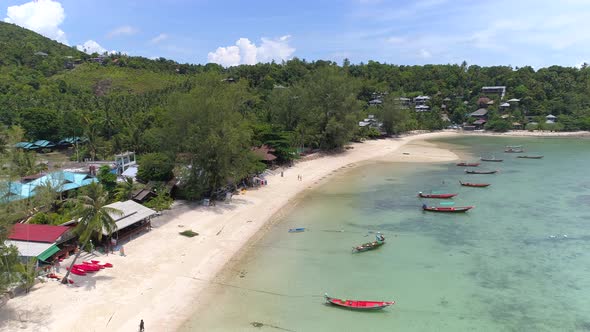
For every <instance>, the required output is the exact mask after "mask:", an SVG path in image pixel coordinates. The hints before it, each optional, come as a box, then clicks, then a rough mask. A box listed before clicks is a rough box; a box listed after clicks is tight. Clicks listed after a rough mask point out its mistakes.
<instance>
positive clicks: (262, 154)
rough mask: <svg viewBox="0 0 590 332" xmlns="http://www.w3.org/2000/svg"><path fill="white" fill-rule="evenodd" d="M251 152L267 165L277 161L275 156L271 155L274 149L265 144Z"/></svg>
mask: <svg viewBox="0 0 590 332" xmlns="http://www.w3.org/2000/svg"><path fill="white" fill-rule="evenodd" d="M252 152H254V154H255V155H257V156H258V157H259V158H260V160H262V161H264V162H267V163H272V162H273V161H274V160H275V159H277V156H275V155H274V154H272V152H275V149H273V148H271V147H270V146H268V145H266V144H264V145H262V146H260V147H253V148H252Z"/></svg>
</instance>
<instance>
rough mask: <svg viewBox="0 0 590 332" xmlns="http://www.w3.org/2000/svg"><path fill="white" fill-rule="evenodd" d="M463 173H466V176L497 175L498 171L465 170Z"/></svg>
mask: <svg viewBox="0 0 590 332" xmlns="http://www.w3.org/2000/svg"><path fill="white" fill-rule="evenodd" d="M465 173H467V174H494V173H498V170H495V171H470V170H468V169H466V170H465Z"/></svg>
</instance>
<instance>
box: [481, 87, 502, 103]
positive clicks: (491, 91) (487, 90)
mask: <svg viewBox="0 0 590 332" xmlns="http://www.w3.org/2000/svg"><path fill="white" fill-rule="evenodd" d="M481 92H482V93H483V94H485V95H498V96H500V100H502V99H504V96H505V95H506V86H484V87H482V88H481Z"/></svg>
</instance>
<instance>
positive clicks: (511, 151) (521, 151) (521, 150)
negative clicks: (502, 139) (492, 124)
mask: <svg viewBox="0 0 590 332" xmlns="http://www.w3.org/2000/svg"><path fill="white" fill-rule="evenodd" d="M504 152H506V153H523V152H524V150H523V149H513V148H508V149H506V150H504Z"/></svg>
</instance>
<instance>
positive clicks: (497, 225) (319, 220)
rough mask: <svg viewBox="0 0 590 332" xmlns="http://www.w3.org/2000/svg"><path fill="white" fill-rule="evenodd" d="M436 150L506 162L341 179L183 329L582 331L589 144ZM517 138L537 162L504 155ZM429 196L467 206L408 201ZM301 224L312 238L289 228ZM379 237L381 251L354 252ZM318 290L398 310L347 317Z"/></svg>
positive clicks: (589, 289)
mask: <svg viewBox="0 0 590 332" xmlns="http://www.w3.org/2000/svg"><path fill="white" fill-rule="evenodd" d="M439 142H442V144H445V145H446V144H450V145H451V146H452V148H453V150H455V151H456V152H458V153H460V154H462V155H467V154H471V155H472V156H473V158H474V159H475V158H478V157H479V156H480V155H484V156H488V155H490V154H492V153H495V155H496V157H497V158H504V159H505V162H503V163H484V164H483V166H482V167H484V168H488V169H500V173H499V174H495V175H466V174H464V173H463V171H464V168H461V167H457V166H454V164H450V163H444V164H436V165H424V164H401V163H400V164H398V163H379V164H377V163H370V164H367V165H364V166H361V167H359V168H356V169H353V170H351V171H347V172H345V173H341V174H337V175H336V176H335V177H334V178H333V179H332V180H331V181H330V182H328V183H326V184H325V185H322V186H321V187H319V188H318V189H317V190H314V191H313V192H312V193H310V194H309V195H307V196H306V197H305V198H304V199H303V200H302V202H301V203H300V204H298V205H297V206H296V207H295V209H294V210H293V212H292V213H291V214H290V215H289V216H287V217H286V218H285V219H284V220H282V221H280V222H278V223H276V224H275V225H273V226H272V229H271V230H270V232H269V233H268V234H267V235H266V236H264V237H263V238H262V239H261V240H259V241H258V242H257V243H256V244H255V245H254V246H253V248H252V249H251V250H249V251H248V252H247V253H246V254H245V257H244V259H243V260H242V262H241V263H240V264H238V265H236V266H233V267H232V269H231V270H230V271H229V273H228V276H227V277H225V278H224V279H223V280H220V284H219V285H217V286H214V287H212V288H211V290H210V294H209V295H213V298H214V299H215V300H212V301H210V302H209V303H208V305H207V308H206V309H205V310H203V311H201V312H199V313H198V314H195V316H194V317H193V319H192V320H191V321H190V322H188V323H187V324H186V325H185V327H184V328H183V330H185V331H590V176H589V172H590V140H582V139H577V140H574V139H505V138H489V137H487V138H484V137H481V138H479V137H467V138H459V139H448V140H444V141H439ZM514 144H523V145H525V149H527V152H530V154H533V153H538V154H543V155H544V156H545V158H544V159H541V160H529V159H516V158H515V157H516V154H505V153H503V152H502V150H503V146H504V145H514ZM472 160H473V159H472ZM480 168H481V167H480ZM458 180H463V181H472V182H489V183H492V186H490V187H488V188H484V189H480V188H465V187H460V186H459V185H458ZM431 190H432V191H439V192H457V193H459V196H458V197H456V199H455V200H454V202H455V206H462V205H475V208H474V209H473V210H471V211H469V212H468V213H466V214H464V215H445V214H433V213H424V212H422V211H421V209H420V206H421V202H422V201H428V202H429V204H436V203H437V200H420V199H418V198H417V197H416V193H417V192H418V191H424V192H427V191H431ZM439 202H440V201H439ZM295 227H306V228H308V230H307V231H306V232H304V233H288V232H287V231H288V229H289V228H295ZM374 231H381V232H382V233H384V235H385V236H386V238H387V243H386V244H385V245H384V246H383V247H381V248H379V249H378V250H375V251H370V252H365V253H360V254H352V253H351V249H352V247H353V246H354V245H358V244H361V243H364V242H368V241H369V240H372V239H373V238H374V234H373V233H372V232H374ZM563 235H567V237H564V236H563ZM552 236H555V237H552ZM325 292H328V293H329V294H330V295H331V296H335V297H342V298H348V299H365V300H392V299H393V300H395V301H396V304H395V305H394V306H392V307H389V308H386V309H384V310H382V311H377V312H354V311H349V310H343V309H339V308H334V307H331V306H327V305H324V302H323V298H322V295H323V294H324V293H325ZM252 322H260V323H262V324H264V326H262V327H255V326H253V325H252Z"/></svg>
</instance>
